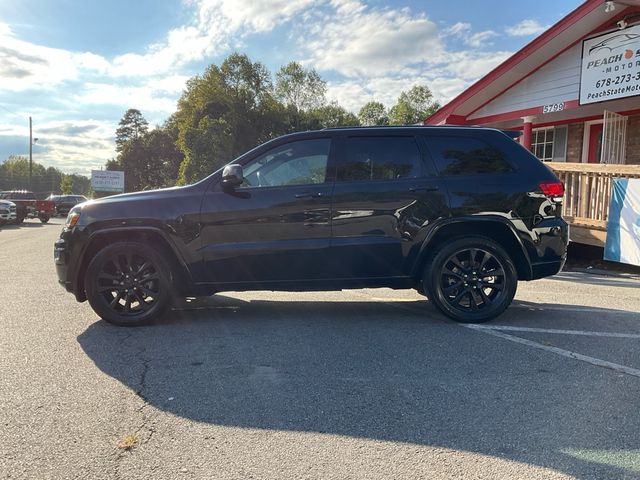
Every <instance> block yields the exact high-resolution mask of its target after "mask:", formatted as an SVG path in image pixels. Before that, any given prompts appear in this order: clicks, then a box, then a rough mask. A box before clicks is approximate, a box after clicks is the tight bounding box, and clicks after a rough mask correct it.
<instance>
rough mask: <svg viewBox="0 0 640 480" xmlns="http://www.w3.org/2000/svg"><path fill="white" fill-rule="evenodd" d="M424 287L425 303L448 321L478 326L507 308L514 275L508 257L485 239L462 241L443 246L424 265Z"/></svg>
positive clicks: (494, 244)
mask: <svg viewBox="0 0 640 480" xmlns="http://www.w3.org/2000/svg"><path fill="white" fill-rule="evenodd" d="M424 285H425V287H426V290H427V292H428V294H429V299H430V300H432V301H433V303H434V305H435V306H436V307H437V308H438V309H439V310H440V311H441V312H442V313H444V314H445V315H447V316H448V317H449V318H452V319H453V320H455V321H457V322H462V323H481V322H486V321H488V320H491V319H492V318H495V317H497V316H498V315H500V314H501V313H503V312H504V311H505V310H506V309H507V307H508V306H509V305H510V304H511V301H512V300H513V297H514V295H515V293H516V289H517V286H518V275H517V272H516V268H515V266H514V264H513V262H512V260H511V258H510V257H509V254H508V253H507V252H506V251H505V250H504V249H503V248H502V247H501V246H500V245H498V244H497V243H496V242H494V241H493V240H491V239H489V238H485V237H465V238H460V239H457V240H454V241H452V242H451V243H448V244H446V245H444V246H443V247H442V248H441V249H440V250H439V251H438V252H436V253H435V254H434V256H433V257H432V258H431V261H430V262H428V265H427V269H426V271H425V275H424Z"/></svg>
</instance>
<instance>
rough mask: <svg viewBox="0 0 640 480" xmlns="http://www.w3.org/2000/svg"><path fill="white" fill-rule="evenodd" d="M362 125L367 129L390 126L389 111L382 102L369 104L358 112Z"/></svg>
mask: <svg viewBox="0 0 640 480" xmlns="http://www.w3.org/2000/svg"><path fill="white" fill-rule="evenodd" d="M358 119H359V120H360V124H361V125H363V126H365V127H372V126H380V125H389V116H388V114H387V109H386V108H385V107H384V105H383V104H382V103H380V102H373V101H372V102H367V103H365V104H364V105H363V106H362V108H361V109H360V111H359V112H358Z"/></svg>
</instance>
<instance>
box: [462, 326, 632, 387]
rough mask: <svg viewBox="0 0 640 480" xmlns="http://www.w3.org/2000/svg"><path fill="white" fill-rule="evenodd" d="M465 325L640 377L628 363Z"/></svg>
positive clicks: (495, 335)
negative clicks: (610, 360)
mask: <svg viewBox="0 0 640 480" xmlns="http://www.w3.org/2000/svg"><path fill="white" fill-rule="evenodd" d="M464 327H466V328H469V329H471V330H476V331H477V332H482V333H486V334H488V335H493V336H494V337H499V338H503V339H505V340H509V341H510V342H515V343H520V344H522V345H527V346H529V347H533V348H537V349H538V350H545V351H547V352H551V353H555V354H556V355H560V356H562V357H567V358H571V359H573V360H579V361H581V362H585V363H589V364H591V365H594V366H596V367H602V368H608V369H609V370H613V371H616V372H619V373H624V374H626V375H632V376H634V377H637V378H640V370H638V369H637V368H632V367H627V366H626V365H620V364H618V363H613V362H607V361H606V360H601V359H599V358H595V357H590V356H588V355H582V354H581V353H576V352H572V351H571V350H565V349H563V348H558V347H552V346H550V345H543V344H541V343H538V342H533V341H531V340H527V339H526V338H520V337H516V336H514V335H509V334H506V333H502V332H500V331H498V330H493V329H490V328H486V327H483V326H480V325H464Z"/></svg>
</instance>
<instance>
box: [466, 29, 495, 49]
mask: <svg viewBox="0 0 640 480" xmlns="http://www.w3.org/2000/svg"><path fill="white" fill-rule="evenodd" d="M497 36H498V34H497V33H496V32H494V31H493V30H485V31H484V32H477V33H474V34H472V35H470V36H469V37H468V38H466V39H465V42H466V43H467V44H468V45H470V46H472V47H475V48H479V47H487V46H490V45H492V43H491V42H489V40H490V39H492V38H494V37H497Z"/></svg>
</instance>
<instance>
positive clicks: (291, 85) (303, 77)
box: [275, 62, 327, 112]
mask: <svg viewBox="0 0 640 480" xmlns="http://www.w3.org/2000/svg"><path fill="white" fill-rule="evenodd" d="M326 92H327V82H325V81H324V80H323V79H322V78H321V77H320V75H318V72H316V71H315V70H314V69H312V68H309V69H305V68H303V67H302V66H301V65H300V64H299V63H298V62H290V63H289V64H287V65H285V66H284V67H282V68H281V69H280V70H278V72H277V73H276V90H275V96H276V98H277V99H278V100H279V101H280V102H282V103H283V104H284V105H285V106H287V107H289V106H292V107H294V108H295V109H296V110H298V111H302V112H308V111H310V110H315V109H318V108H320V107H322V106H323V105H324V104H325V101H326V100H325V95H326Z"/></svg>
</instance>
